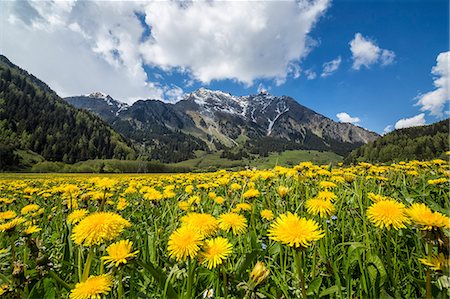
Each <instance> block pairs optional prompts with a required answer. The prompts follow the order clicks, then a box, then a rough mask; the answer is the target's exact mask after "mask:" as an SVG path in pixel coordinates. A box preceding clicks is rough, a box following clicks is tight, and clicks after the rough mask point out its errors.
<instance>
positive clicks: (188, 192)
mask: <svg viewBox="0 0 450 299" xmlns="http://www.w3.org/2000/svg"><path fill="white" fill-rule="evenodd" d="M192 191H194V186H192V185H189V186H186V188H184V192H186V193H187V194H191V193H192Z"/></svg>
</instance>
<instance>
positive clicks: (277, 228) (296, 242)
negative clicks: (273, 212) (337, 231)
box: [269, 212, 324, 248]
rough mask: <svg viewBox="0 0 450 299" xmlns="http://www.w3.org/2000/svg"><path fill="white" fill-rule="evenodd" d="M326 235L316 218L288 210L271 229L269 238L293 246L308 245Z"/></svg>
mask: <svg viewBox="0 0 450 299" xmlns="http://www.w3.org/2000/svg"><path fill="white" fill-rule="evenodd" d="M323 236H324V233H323V231H322V230H321V229H320V227H319V225H318V224H317V223H316V222H315V221H314V220H308V219H305V218H300V217H298V216H297V215H296V214H292V213H290V212H288V213H287V214H283V215H280V216H279V217H278V218H277V219H276V220H275V222H274V223H272V225H271V226H270V229H269V238H270V239H272V240H274V241H278V242H281V243H282V244H286V245H288V246H291V247H296V248H297V247H300V246H301V247H307V246H309V245H311V242H314V241H317V240H319V239H321V238H322V237H323Z"/></svg>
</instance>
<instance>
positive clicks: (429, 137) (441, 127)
mask: <svg viewBox="0 0 450 299" xmlns="http://www.w3.org/2000/svg"><path fill="white" fill-rule="evenodd" d="M449 121H450V119H446V120H443V121H440V122H437V123H434V124H431V125H427V126H420V127H412V128H405V129H399V130H395V131H393V132H391V133H389V134H386V135H385V136H383V137H381V138H379V139H377V140H375V141H374V142H370V143H368V144H366V145H364V146H362V147H360V148H358V149H356V150H354V151H352V152H351V153H350V154H349V155H348V156H347V157H346V158H345V162H346V163H357V162H361V161H364V162H372V163H387V162H397V161H407V160H430V159H434V158H438V157H443V156H444V153H445V152H446V151H448V150H449Z"/></svg>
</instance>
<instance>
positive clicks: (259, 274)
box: [250, 261, 270, 286]
mask: <svg viewBox="0 0 450 299" xmlns="http://www.w3.org/2000/svg"><path fill="white" fill-rule="evenodd" d="M269 274H270V270H269V269H267V268H266V266H265V265H264V263H263V262H260V261H258V262H257V263H256V264H255V266H254V267H253V270H252V272H250V280H251V281H252V282H253V283H254V284H255V286H257V285H259V284H261V283H262V282H263V281H264V280H265V279H266V278H267V276H269Z"/></svg>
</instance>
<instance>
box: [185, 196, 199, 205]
mask: <svg viewBox="0 0 450 299" xmlns="http://www.w3.org/2000/svg"><path fill="white" fill-rule="evenodd" d="M201 201H202V199H201V198H200V196H198V195H194V196H191V197H189V198H188V203H189V204H190V205H192V204H193V203H196V204H199V203H200V202H201Z"/></svg>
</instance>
